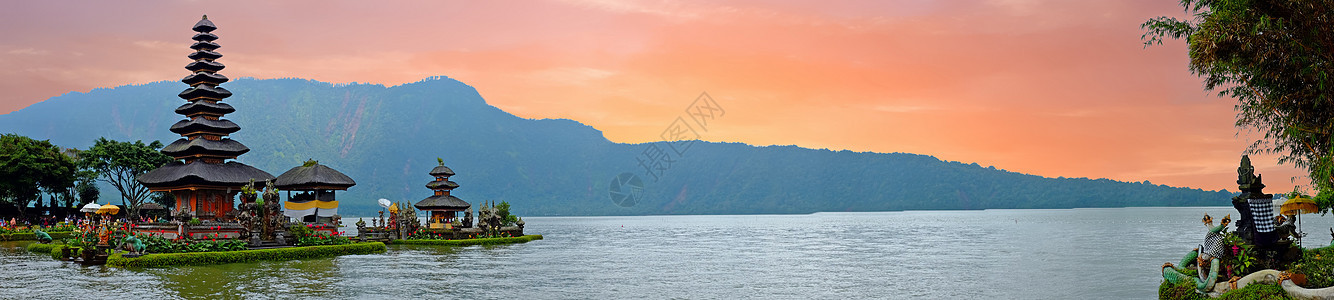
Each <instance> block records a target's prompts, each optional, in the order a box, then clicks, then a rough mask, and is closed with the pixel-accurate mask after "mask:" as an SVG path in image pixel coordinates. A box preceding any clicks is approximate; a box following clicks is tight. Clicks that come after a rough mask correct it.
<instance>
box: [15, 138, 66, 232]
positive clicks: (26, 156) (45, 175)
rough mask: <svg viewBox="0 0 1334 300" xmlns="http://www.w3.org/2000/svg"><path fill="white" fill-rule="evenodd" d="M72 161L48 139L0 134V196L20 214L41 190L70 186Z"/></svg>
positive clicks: (60, 188) (35, 198) (36, 197)
mask: <svg viewBox="0 0 1334 300" xmlns="http://www.w3.org/2000/svg"><path fill="white" fill-rule="evenodd" d="M75 171H76V170H75V166H74V160H73V159H72V158H70V157H69V156H66V155H64V154H62V153H61V150H60V147H56V146H55V145H52V144H51V142H50V141H46V140H42V141H38V140H34V139H32V138H29V137H26V136H20V135H14V134H4V135H0V199H4V200H5V201H7V202H9V203H11V204H14V205H15V206H17V207H18V208H19V212H20V214H24V213H25V212H24V211H25V210H26V207H27V206H28V205H29V204H31V203H32V201H33V200H37V199H39V198H40V195H41V191H43V190H46V191H56V190H62V189H67V188H69V187H72V186H74V180H75Z"/></svg>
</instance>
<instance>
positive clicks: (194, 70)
mask: <svg viewBox="0 0 1334 300" xmlns="http://www.w3.org/2000/svg"><path fill="white" fill-rule="evenodd" d="M193 29H194V31H195V32H196V33H195V35H194V38H193V39H194V41H195V43H194V44H192V45H190V49H194V50H195V52H194V53H191V54H190V55H189V57H190V59H191V60H193V62H191V63H190V64H188V65H186V66H185V69H186V70H190V75H188V76H185V78H184V79H181V82H184V83H185V84H188V85H190V88H187V89H185V91H183V92H181V93H180V95H178V96H180V97H181V99H185V101H186V103H185V104H184V105H181V106H180V107H177V108H176V113H178V114H181V115H184V116H185V118H186V119H185V120H181V121H179V122H176V124H174V125H171V132H174V133H176V134H180V135H181V138H180V139H178V140H176V141H175V142H172V143H171V144H170V145H167V146H166V147H164V148H162V150H161V151H162V153H163V154H166V155H168V156H171V157H175V158H176V159H177V160H176V161H173V162H171V163H167V164H165V165H162V166H161V167H158V168H157V169H154V170H152V171H149V172H147V173H144V174H143V175H139V177H138V178H137V180H138V181H139V183H140V184H143V185H144V186H145V187H148V189H149V190H151V191H154V192H169V193H171V194H172V195H173V196H175V197H176V205H175V207H174V208H173V209H174V210H175V211H176V212H177V213H178V214H180V213H190V214H193V215H194V216H195V217H198V218H199V219H202V220H217V219H218V218H221V217H223V216H225V215H226V214H227V212H229V211H231V210H232V207H233V199H234V198H235V196H236V193H238V192H240V191H241V186H244V185H246V184H247V183H249V182H250V181H251V180H254V181H257V182H263V181H266V180H272V179H274V177H273V175H270V174H269V173H268V172H264V171H263V170H260V169H256V168H254V167H251V166H248V165H246V164H243V163H239V162H236V161H234V159H236V157H237V156H240V155H241V154H245V153H246V152H249V151H250V148H247V147H246V146H245V145H242V144H241V142H238V141H236V140H233V139H230V138H227V135H228V134H232V133H235V132H237V131H239V130H241V127H240V126H238V125H236V123H232V121H230V120H227V119H223V118H222V117H223V115H226V114H228V113H232V112H235V111H236V109H235V108H232V106H231V105H228V104H226V103H222V100H223V99H225V98H227V97H230V96H231V95H232V93H231V92H229V91H227V89H224V88H222V87H220V86H218V85H219V84H222V83H224V82H227V80H228V79H227V77H226V76H222V74H218V71H221V70H222V69H223V68H224V66H223V65H222V63H219V62H217V59H218V58H221V57H222V54H219V53H218V52H215V51H214V50H217V49H218V48H219V47H221V46H219V45H218V44H217V43H215V42H214V41H215V40H217V39H218V36H217V35H215V34H213V33H212V32H213V30H216V29H217V26H214V25H213V22H211V21H209V20H208V16H204V18H203V19H202V20H199V22H198V23H195V25H194V28H193Z"/></svg>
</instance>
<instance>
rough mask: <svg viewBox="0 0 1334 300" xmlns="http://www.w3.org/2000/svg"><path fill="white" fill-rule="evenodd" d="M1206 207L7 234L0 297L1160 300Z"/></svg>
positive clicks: (1, 249)
mask: <svg viewBox="0 0 1334 300" xmlns="http://www.w3.org/2000/svg"><path fill="white" fill-rule="evenodd" d="M1204 212H1208V213H1209V214H1211V215H1214V216H1221V215H1225V214H1227V213H1229V212H1232V210H1231V208H1230V207H1207V208H1121V209H1074V210H988V211H932V212H885V213H818V214H813V215H783V216H647V217H566V218H537V217H534V218H525V220H527V221H528V224H529V225H528V228H527V229H528V231H529V232H538V233H542V234H543V235H545V236H546V239H544V240H539V241H534V242H530V243H525V244H514V245H500V246H468V247H438V246H413V245H393V246H390V247H389V252H387V253H385V254H376V255H350V256H341V257H336V258H326V259H313V260H297V261H282V262H257V263H245V264H229V265H220V266H197V267H179V268H160V269H136V270H123V269H117V268H105V267H83V266H79V265H77V264H72V263H67V262H59V261H53V260H51V258H50V257H49V256H45V255H36V254H30V253H27V252H26V250H25V249H24V248H23V247H24V246H25V245H26V243H24V242H0V298H3V297H8V296H10V295H34V297H39V298H73V297H93V298H148V299H171V298H261V299H262V298H291V299H315V298H389V297H405V296H406V297H411V298H463V299H495V298H595V299H602V298H611V299H626V298H633V299H640V298H654V299H660V298H688V299H700V298H798V297H800V298H855V299H864V298H930V299H939V298H969V299H971V298H1002V299H1015V298H1020V299H1029V298H1057V299H1076V298H1077V299H1084V298H1094V299H1126V298H1152V297H1154V295H1155V293H1156V289H1157V286H1158V282H1159V280H1161V279H1160V275H1159V274H1157V272H1158V270H1157V266H1159V265H1161V264H1162V263H1163V262H1167V261H1173V260H1179V259H1180V258H1181V256H1182V255H1183V254H1185V252H1186V251H1187V250H1190V247H1192V245H1195V244H1197V243H1199V242H1200V240H1201V239H1202V238H1203V236H1204V231H1203V230H1204V228H1203V226H1200V224H1199V218H1200V216H1201V215H1202V213H1204ZM1304 222H1305V224H1304V226H1305V227H1304V228H1306V230H1307V231H1309V232H1313V236H1311V237H1308V239H1307V243H1308V244H1309V245H1308V246H1318V245H1319V244H1327V242H1328V241H1329V240H1328V239H1326V238H1325V237H1324V236H1318V235H1317V234H1315V233H1320V232H1324V231H1326V229H1325V228H1326V227H1334V218H1328V217H1318V218H1317V217H1312V218H1307V219H1306V220H1304ZM1090 278H1095V279H1093V280H1090Z"/></svg>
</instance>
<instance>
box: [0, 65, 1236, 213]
mask: <svg viewBox="0 0 1334 300" xmlns="http://www.w3.org/2000/svg"><path fill="white" fill-rule="evenodd" d="M224 86H225V87H226V88H227V89H229V90H231V91H232V92H233V93H234V94H235V96H233V97H231V98H228V99H227V100H225V101H224V102H226V103H229V104H231V105H233V106H234V107H236V109H237V111H236V112H234V113H232V114H228V115H227V116H226V118H227V119H230V120H232V121H234V122H236V123H237V124H239V125H240V126H241V130H240V131H239V132H236V133H234V134H232V135H231V136H230V137H231V138H232V139H235V140H237V141H240V142H241V143H243V144H245V145H246V146H248V147H250V148H251V149H252V150H251V151H250V152H249V153H246V154H244V155H242V156H240V157H239V158H238V161H241V162H244V163H247V164H250V165H252V166H255V167H258V168H260V169H263V170H265V171H268V172H269V173H272V174H281V173H282V172H284V171H286V170H288V169H290V168H292V167H295V166H299V165H301V163H302V162H304V161H305V160H307V159H314V160H318V161H320V162H321V164H324V165H327V166H330V167H332V168H334V169H337V170H339V171H341V172H343V173H345V174H347V175H348V176H351V177H352V178H353V179H355V180H356V181H357V182H358V186H354V187H352V188H351V189H349V190H348V191H347V192H339V195H338V197H339V198H340V202H341V203H344V205H343V208H342V209H343V213H344V215H373V214H374V212H375V210H377V209H378V207H377V206H375V204H374V202H375V199H379V198H388V199H390V200H394V201H407V202H410V203H415V202H417V201H419V200H421V199H423V198H425V197H427V196H429V195H430V194H431V193H430V190H429V189H427V188H425V186H424V185H425V184H426V183H427V182H429V181H430V179H431V178H430V176H429V175H426V172H427V171H428V170H429V169H430V168H432V167H434V166H435V165H436V163H435V158H436V157H441V158H443V159H444V160H445V164H446V165H448V166H450V167H451V168H453V169H454V170H455V171H456V172H458V175H456V176H455V177H454V178H452V179H453V180H454V181H456V182H459V184H460V185H461V187H460V188H459V189H458V190H456V191H455V193H456V194H457V195H458V196H459V197H460V198H462V199H464V200H465V201H468V202H470V203H473V204H474V205H475V206H476V205H479V204H480V203H481V201H482V200H495V201H497V202H499V201H508V202H510V203H511V204H513V205H514V210H515V212H516V213H518V214H520V215H646V214H736V213H742V214H750V213H811V212H817V211H886V210H913V209H987V208H1073V207H1121V206H1181V205H1223V203H1226V202H1225V201H1226V199H1227V198H1228V197H1230V196H1231V194H1230V193H1228V192H1226V191H1203V190H1199V189H1190V188H1178V187H1167V186H1161V185H1153V184H1147V182H1139V183H1132V182H1120V181H1113V180H1107V179H1087V178H1063V177H1062V178H1046V177H1041V176H1036V175H1030V174H1023V173H1018V172H1012V171H1007V170H1004V169H996V168H994V167H982V166H979V165H977V164H976V163H973V164H965V163H961V162H950V161H942V160H939V159H937V158H935V157H933V156H930V155H921V154H911V153H877V152H854V151H848V150H841V151H833V150H828V149H809V148H801V147H798V146H752V145H747V144H743V143H728V142H706V141H697V142H694V144H693V145H692V146H691V148H690V150H689V151H688V152H686V153H685V155H684V156H683V157H680V158H679V159H678V160H677V161H675V162H673V163H671V164H670V165H669V166H668V168H666V170H663V171H662V175H661V179H660V180H657V181H654V180H653V178H651V175H649V174H648V173H646V172H645V168H644V167H643V166H641V165H640V164H639V160H638V159H639V156H641V155H643V153H645V152H646V151H647V149H649V148H651V147H653V146H654V145H658V144H657V143H614V142H611V141H610V140H608V139H607V138H606V137H605V135H604V134H603V133H602V131H600V130H597V129H596V128H594V127H592V126H589V125H586V124H583V123H581V122H578V121H575V120H570V119H528V118H522V117H518V116H516V115H514V114H511V113H508V112H505V111H504V110H501V109H499V108H496V107H495V106H492V105H490V104H488V103H487V102H486V100H485V99H484V98H483V97H481V95H480V94H479V93H478V92H477V90H476V89H475V88H473V87H471V86H469V85H467V84H465V83H463V82H460V81H458V80H454V79H451V78H448V77H445V76H433V77H429V78H426V79H423V80H420V81H417V82H413V83H405V84H400V85H394V86H384V85H379V84H364V83H344V84H335V83H326V82H320V81H315V80H309V79H300V78H286V79H253V78H240V79H237V80H234V81H232V82H229V83H226V84H224ZM184 88H185V85H184V84H181V83H179V82H174V81H159V82H152V83H146V84H137V85H125V86H120V87H115V88H98V89H93V90H91V91H89V92H86V93H81V92H71V93H66V94H64V95H61V96H57V97H52V98H50V99H48V100H46V101H42V102H38V103H36V104H33V105H31V106H28V107H25V108H23V109H20V110H17V111H14V112H11V113H9V114H4V115H0V132H3V133H15V134H21V135H26V136H30V137H33V138H36V139H49V140H51V142H52V143H54V144H57V145H60V146H62V147H76V148H87V147H88V146H89V145H91V144H92V141H93V140H95V139H96V138H98V137H107V138H110V139H115V140H144V141H152V140H160V141H163V142H164V143H170V142H171V141H173V140H175V139H177V138H178V137H179V136H177V135H175V134H172V133H171V132H169V131H167V127H169V126H170V125H171V124H172V123H174V122H176V121H178V120H180V119H181V118H182V117H181V116H180V115H176V114H174V113H173V112H172V110H173V109H175V107H176V106H179V105H181V104H183V103H184V102H183V100H180V99H179V98H177V97H175V95H176V94H177V93H179V92H180V91H181V90H183V89H184ZM658 143H661V142H658ZM664 147H665V146H664ZM622 173H631V174H635V175H636V176H638V177H640V179H641V180H642V181H644V194H643V197H642V198H641V199H639V200H640V201H637V202H635V205H633V206H629V207H626V206H622V205H617V203H615V202H614V201H613V200H612V199H611V198H610V197H609V194H608V193H609V191H610V189H611V188H612V186H611V182H612V181H613V178H615V177H617V176H618V175H619V174H622ZM104 197H108V198H107V199H114V198H110V197H115V198H118V197H116V196H115V194H114V193H108V191H106V190H104ZM621 204H624V203H621Z"/></svg>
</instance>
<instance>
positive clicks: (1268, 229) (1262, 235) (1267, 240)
mask: <svg viewBox="0 0 1334 300" xmlns="http://www.w3.org/2000/svg"><path fill="white" fill-rule="evenodd" d="M1264 187H1265V184H1264V180H1263V178H1261V176H1259V175H1255V167H1254V166H1251V158H1250V157H1249V156H1246V155H1242V156H1241V166H1239V167H1237V188H1238V189H1240V190H1241V194H1240V195H1237V196H1236V197H1232V207H1233V208H1236V209H1237V212H1240V213H1241V214H1240V215H1241V216H1240V217H1239V218H1238V219H1237V231H1236V233H1237V235H1238V236H1240V237H1241V238H1242V239H1243V240H1245V241H1246V242H1247V243H1249V244H1254V245H1259V246H1263V247H1267V246H1270V245H1273V244H1274V242H1276V241H1277V238H1278V235H1277V233H1275V229H1276V228H1275V227H1276V226H1275V224H1274V221H1275V219H1274V202H1273V200H1274V195H1270V194H1265V193H1264V192H1263V191H1262V189H1264Z"/></svg>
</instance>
